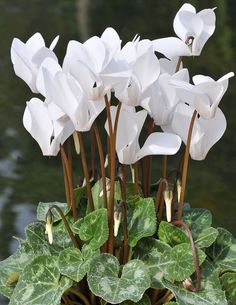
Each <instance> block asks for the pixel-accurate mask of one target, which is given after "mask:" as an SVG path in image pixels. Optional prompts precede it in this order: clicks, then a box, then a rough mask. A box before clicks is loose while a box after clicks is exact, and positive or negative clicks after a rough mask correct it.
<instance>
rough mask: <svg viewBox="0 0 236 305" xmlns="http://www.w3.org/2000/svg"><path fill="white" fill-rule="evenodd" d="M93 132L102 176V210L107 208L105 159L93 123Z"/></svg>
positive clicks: (99, 138) (97, 132)
mask: <svg viewBox="0 0 236 305" xmlns="http://www.w3.org/2000/svg"><path fill="white" fill-rule="evenodd" d="M93 130H94V134H95V137H96V141H97V147H98V154H99V159H100V170H101V176H102V190H103V201H104V208H107V188H106V172H105V167H104V165H105V159H104V154H103V148H102V141H101V137H100V134H99V131H98V127H97V124H96V123H95V122H94V123H93Z"/></svg>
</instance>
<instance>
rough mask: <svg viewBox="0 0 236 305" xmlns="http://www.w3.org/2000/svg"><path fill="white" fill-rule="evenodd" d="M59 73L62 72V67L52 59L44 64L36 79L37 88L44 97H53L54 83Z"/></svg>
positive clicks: (49, 58) (47, 59)
mask: <svg viewBox="0 0 236 305" xmlns="http://www.w3.org/2000/svg"><path fill="white" fill-rule="evenodd" d="M58 71H61V66H60V65H59V64H58V62H57V61H55V60H54V59H52V58H51V57H48V58H46V59H45V60H44V61H43V62H42V64H41V66H40V69H39V72H38V76H37V79H36V87H37V90H38V91H39V92H40V93H41V94H42V95H43V96H45V97H48V98H49V97H51V96H52V92H51V90H53V89H52V81H53V78H54V76H55V75H56V73H57V72H58Z"/></svg>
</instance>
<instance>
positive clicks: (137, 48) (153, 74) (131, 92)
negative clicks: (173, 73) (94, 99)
mask: <svg viewBox="0 0 236 305" xmlns="http://www.w3.org/2000/svg"><path fill="white" fill-rule="evenodd" d="M120 56H121V58H123V59H124V60H125V61H127V64H129V65H130V67H131V69H132V74H131V75H130V78H128V79H127V82H126V83H125V82H123V83H121V84H119V85H117V86H116V87H115V88H114V91H115V96H116V97H117V98H118V100H119V101H121V102H123V103H125V104H127V105H129V106H138V105H140V100H141V99H142V94H143V93H144V92H145V90H147V88H149V87H150V86H151V85H152V84H153V83H154V82H155V81H156V80H157V79H158V77H159V74H160V64H159V61H158V58H157V57H156V55H155V54H154V50H153V46H152V43H151V41H150V40H147V39H146V40H141V41H139V37H138V38H136V39H134V40H133V41H132V42H128V43H127V44H126V45H125V46H124V47H123V48H122V50H121V55H120Z"/></svg>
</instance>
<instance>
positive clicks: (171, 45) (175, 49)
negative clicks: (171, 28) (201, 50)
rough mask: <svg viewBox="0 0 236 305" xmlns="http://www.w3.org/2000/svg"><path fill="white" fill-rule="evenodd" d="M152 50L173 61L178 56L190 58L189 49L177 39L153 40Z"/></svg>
mask: <svg viewBox="0 0 236 305" xmlns="http://www.w3.org/2000/svg"><path fill="white" fill-rule="evenodd" d="M153 47H154V50H155V51H157V52H160V53H162V54H164V55H165V56H166V57H167V58H169V59H173V58H176V57H179V56H191V51H190V49H189V47H188V46H187V45H186V44H185V43H184V42H183V41H182V40H181V39H179V38H176V37H167V38H161V39H156V40H153Z"/></svg>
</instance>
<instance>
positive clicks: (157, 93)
mask: <svg viewBox="0 0 236 305" xmlns="http://www.w3.org/2000/svg"><path fill="white" fill-rule="evenodd" d="M171 72H172V71H171ZM172 81H173V82H174V81H186V82H188V81H189V73H188V70H187V69H182V70H180V71H178V72H176V73H174V74H173V75H170V74H168V73H162V74H161V75H160V77H159V78H158V80H157V82H155V83H154V84H153V85H152V86H151V87H150V88H148V90H147V91H146V92H145V94H143V96H142V101H141V106H142V107H143V108H144V109H146V110H147V111H148V113H149V115H150V116H151V117H152V118H153V120H154V123H155V125H167V124H169V123H170V121H171V119H172V115H173V112H174V109H175V107H176V105H177V104H178V103H180V102H181V101H180V98H179V96H178V95H177V94H176V88H175V87H174V86H173V85H172V84H171V82H172Z"/></svg>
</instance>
